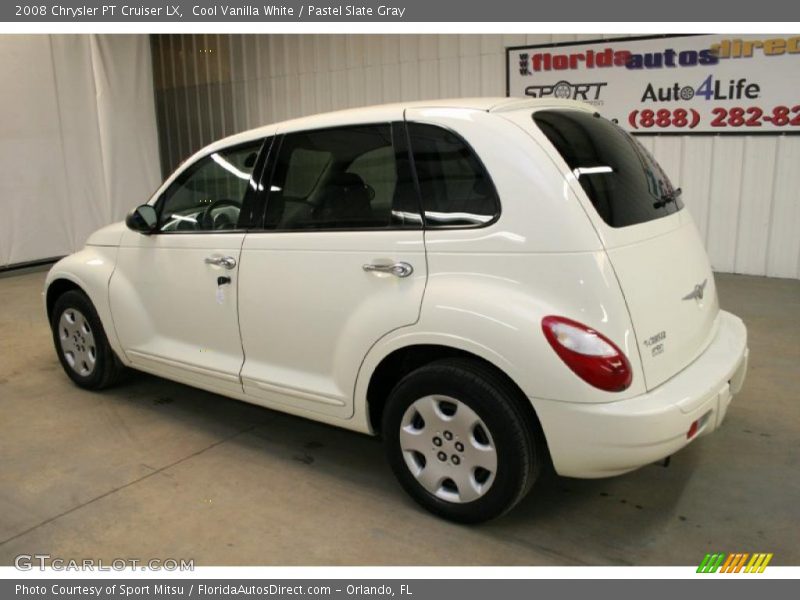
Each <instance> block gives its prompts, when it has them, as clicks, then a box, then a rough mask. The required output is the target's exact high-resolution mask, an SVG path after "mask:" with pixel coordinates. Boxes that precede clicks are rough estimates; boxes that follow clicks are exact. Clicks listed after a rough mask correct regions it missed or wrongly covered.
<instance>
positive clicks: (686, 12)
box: [0, 0, 800, 23]
mask: <svg viewBox="0 0 800 600" xmlns="http://www.w3.org/2000/svg"><path fill="white" fill-rule="evenodd" d="M0 21H3V22H17V23H22V22H27V23H43V22H73V23H82V22H131V23H133V22H231V23H246V22H293V21H299V22H326V21H331V22H356V23H357V22H410V23H414V22H481V21H482V22H525V21H537V22H552V21H563V22H570V21H572V22H590V21H603V22H652V21H666V22H670V21H671V22H697V21H702V22H750V23H752V22H773V21H780V22H783V23H790V22H793V21H794V22H796V21H800V3H798V2H787V1H786V0H758V2H754V1H753V0H750V1H744V0H728V1H727V2H697V0H669V1H668V2H667V1H662V2H642V1H641V0H606V1H605V2H597V0H569V1H568V2H553V1H545V2H542V1H540V2H535V3H534V2H525V1H524V0H435V1H431V0H378V1H373V0H356V1H355V2H353V3H352V4H344V3H339V2H335V1H334V2H331V1H329V0H316V1H312V2H306V1H302V0H283V1H280V0H279V1H277V2H274V3H271V2H267V1H265V0H230V1H228V2H226V1H214V0H133V1H131V2H129V3H126V2H124V1H122V0H105V1H98V0H84V1H82V2H81V1H80V0H79V1H77V2H76V1H74V0H62V1H60V2H59V1H55V0H16V1H12V2H10V3H7V2H3V3H2V5H0Z"/></svg>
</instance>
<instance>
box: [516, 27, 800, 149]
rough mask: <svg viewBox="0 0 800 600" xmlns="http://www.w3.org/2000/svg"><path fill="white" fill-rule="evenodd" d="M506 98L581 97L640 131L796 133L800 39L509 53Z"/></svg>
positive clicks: (660, 42)
mask: <svg viewBox="0 0 800 600" xmlns="http://www.w3.org/2000/svg"><path fill="white" fill-rule="evenodd" d="M506 68H507V84H508V85H507V93H508V95H509V96H528V97H530V98H563V99H572V100H579V101H581V102H586V103H588V104H591V105H592V106H595V107H597V110H598V112H600V113H601V114H602V115H604V116H605V117H608V118H611V119H616V120H617V121H618V122H619V124H620V125H621V126H623V127H625V128H626V129H627V130H628V131H631V132H636V133H706V134H707V133H739V134H752V133H772V134H781V133H797V132H800V83H798V82H800V35H775V34H767V35H697V36H659V37H648V38H621V39H608V40H601V41H593V42H579V43H574V44H573V43H569V44H554V45H547V46H524V47H514V48H508V49H507V54H506Z"/></svg>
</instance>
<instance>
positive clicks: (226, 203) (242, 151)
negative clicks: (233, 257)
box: [157, 140, 262, 232]
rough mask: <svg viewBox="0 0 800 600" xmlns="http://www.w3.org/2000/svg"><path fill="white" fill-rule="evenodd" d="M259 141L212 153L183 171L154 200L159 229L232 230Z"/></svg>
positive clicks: (237, 216)
mask: <svg viewBox="0 0 800 600" xmlns="http://www.w3.org/2000/svg"><path fill="white" fill-rule="evenodd" d="M261 144H262V140H258V141H255V142H248V143H247V144H243V145H240V146H235V147H233V148H229V149H227V150H220V151H218V152H214V153H213V154H211V155H209V156H206V157H204V158H201V159H200V160H198V161H197V162H196V163H195V164H193V165H192V166H191V167H189V168H188V169H187V170H186V171H184V172H183V173H182V174H181V175H180V177H178V179H176V180H175V181H174V182H173V183H172V185H170V186H169V188H167V191H166V192H164V194H163V195H162V196H161V198H160V199H159V200H158V205H157V210H158V214H159V218H158V222H159V231H162V232H171V231H221V230H228V229H235V228H236V223H237V222H238V220H239V211H240V210H241V208H242V202H243V201H244V196H245V192H246V191H247V188H248V185H249V184H250V175H251V174H252V172H253V167H254V166H255V163H256V158H257V157H258V151H259V149H260V148H261Z"/></svg>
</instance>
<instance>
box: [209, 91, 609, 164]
mask: <svg viewBox="0 0 800 600" xmlns="http://www.w3.org/2000/svg"><path fill="white" fill-rule="evenodd" d="M426 108H445V109H447V108H450V109H465V110H477V111H483V112H490V113H502V112H510V111H514V110H523V109H525V110H541V109H544V108H572V109H577V110H584V111H587V110H588V111H592V110H594V108H593V107H591V106H590V105H588V104H585V103H583V102H577V101H575V100H561V99H557V98H524V97H516V98H515V97H510V98H509V97H504V96H496V97H486V98H451V99H444V100H418V101H414V102H395V103H391V104H378V105H374V106H361V107H358V108H348V109H344V110H338V111H333V112H326V113H319V114H314V115H309V116H307V117H299V118H295V119H289V120H286V121H280V122H277V123H271V124H269V125H264V126H262V127H256V128H254V129H249V130H247V131H243V132H241V133H237V134H234V135H232V136H228V137H226V138H224V139H221V140H219V141H217V142H214V143H212V144H211V145H209V146H207V147H206V148H204V149H203V150H201V151H200V153H208V152H209V151H214V150H217V149H219V148H224V147H227V146H232V145H235V144H240V143H244V142H249V141H252V140H254V139H258V138H261V137H265V136H268V135H271V134H272V133H273V132H274V131H275V129H276V128H279V129H280V130H282V131H298V130H303V129H314V128H319V127H333V126H337V125H346V124H348V123H351V122H352V123H369V122H379V121H390V120H395V119H398V118H402V117H401V116H400V115H402V113H403V111H404V110H406V109H426ZM200 153H198V154H200Z"/></svg>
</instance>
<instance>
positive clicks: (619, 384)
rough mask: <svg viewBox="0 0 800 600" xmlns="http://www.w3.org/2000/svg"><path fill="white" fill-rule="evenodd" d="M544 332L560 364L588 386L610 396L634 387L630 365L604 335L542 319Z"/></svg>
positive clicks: (551, 318) (571, 323)
mask: <svg viewBox="0 0 800 600" xmlns="http://www.w3.org/2000/svg"><path fill="white" fill-rule="evenodd" d="M542 331H544V335H545V337H546V338H547V341H548V342H550V345H551V346H552V347H553V350H555V351H556V354H558V356H559V357H560V358H561V360H563V361H564V363H565V364H566V365H567V366H568V367H569V368H570V369H572V371H573V373H575V374H576V375H577V376H578V377H580V378H581V379H583V380H584V381H585V382H586V383H588V384H589V385H592V386H594V387H596V388H599V389H601V390H605V391H607V392H621V391H623V390H626V389H627V388H628V387H629V386H630V385H631V381H632V380H633V372H632V371H631V363H630V362H628V358H627V357H626V356H625V355H624V354H623V353H622V351H621V350H620V349H619V348H617V346H616V345H615V344H614V342H612V341H611V340H609V339H608V338H607V337H605V336H604V335H603V334H601V333H598V332H597V331H595V330H594V329H592V328H591V327H587V326H586V325H583V324H582V323H578V322H577V321H573V320H572V319H567V318H565V317H555V316H549V317H545V318H544V319H542Z"/></svg>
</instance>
